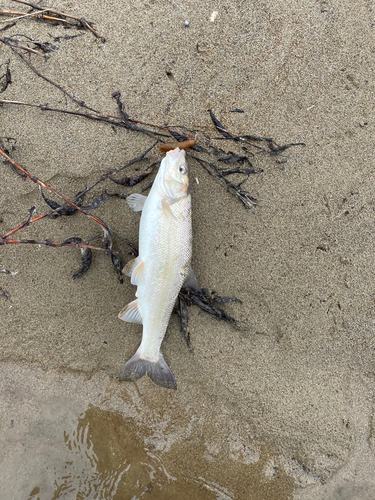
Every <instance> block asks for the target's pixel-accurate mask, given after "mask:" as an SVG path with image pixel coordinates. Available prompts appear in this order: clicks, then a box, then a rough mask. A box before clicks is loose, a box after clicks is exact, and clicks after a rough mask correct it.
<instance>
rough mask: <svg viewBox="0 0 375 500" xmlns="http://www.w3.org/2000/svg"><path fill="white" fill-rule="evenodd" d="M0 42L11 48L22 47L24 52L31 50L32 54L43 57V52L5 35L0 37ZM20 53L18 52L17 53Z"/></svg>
mask: <svg viewBox="0 0 375 500" xmlns="http://www.w3.org/2000/svg"><path fill="white" fill-rule="evenodd" d="M0 42H2V43H3V44H4V45H8V47H10V48H11V49H14V48H17V49H22V50H25V51H26V52H31V53H32V54H36V55H38V56H42V57H44V56H45V54H44V53H43V52H39V51H38V50H35V49H32V48H30V47H28V46H27V45H22V44H21V42H20V41H19V40H14V39H12V38H9V37H7V36H3V37H0ZM15 52H16V51H15ZM18 55H20V54H18Z"/></svg>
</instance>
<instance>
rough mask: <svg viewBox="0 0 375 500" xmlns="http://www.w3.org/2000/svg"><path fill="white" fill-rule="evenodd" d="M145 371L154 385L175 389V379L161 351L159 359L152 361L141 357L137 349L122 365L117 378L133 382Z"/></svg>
mask: <svg viewBox="0 0 375 500" xmlns="http://www.w3.org/2000/svg"><path fill="white" fill-rule="evenodd" d="M146 373H147V375H148V376H149V377H150V379H151V380H152V381H153V382H154V383H155V384H156V385H160V386H161V387H166V388H167V389H175V390H176V389H177V382H176V379H175V378H174V375H173V373H172V370H171V369H170V368H169V366H168V365H167V363H166V362H165V359H164V357H163V355H162V353H160V358H159V360H158V361H156V362H155V363H152V362H151V361H147V360H146V359H142V358H141V356H140V354H139V353H138V351H137V352H136V353H135V354H134V356H133V357H132V358H131V359H129V361H128V362H127V363H125V365H124V366H123V367H122V369H121V371H120V377H119V379H120V380H121V381H131V382H135V381H136V380H138V379H140V378H141V377H143V375H145V374H146Z"/></svg>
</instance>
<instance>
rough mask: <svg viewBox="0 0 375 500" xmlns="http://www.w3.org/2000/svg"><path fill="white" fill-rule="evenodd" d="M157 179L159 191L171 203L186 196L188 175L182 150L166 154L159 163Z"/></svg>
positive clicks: (174, 150) (177, 149)
mask: <svg viewBox="0 0 375 500" xmlns="http://www.w3.org/2000/svg"><path fill="white" fill-rule="evenodd" d="M159 176H160V177H159ZM158 177H159V179H158V180H159V189H160V190H161V191H162V194H163V195H164V196H166V197H167V198H168V199H169V200H170V201H171V202H173V201H176V200H178V199H180V198H184V197H185V196H187V194H188V188H189V175H188V166H187V163H186V158H185V151H184V150H183V149H182V150H181V149H179V148H176V149H173V150H172V151H168V152H167V154H166V155H165V158H164V159H163V161H162V162H161V165H160V169H159V173H158Z"/></svg>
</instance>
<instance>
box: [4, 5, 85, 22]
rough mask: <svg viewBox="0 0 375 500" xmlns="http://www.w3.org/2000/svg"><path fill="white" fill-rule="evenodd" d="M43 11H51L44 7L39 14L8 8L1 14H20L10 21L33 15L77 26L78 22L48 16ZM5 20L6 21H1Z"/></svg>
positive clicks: (37, 17)
mask: <svg viewBox="0 0 375 500" xmlns="http://www.w3.org/2000/svg"><path fill="white" fill-rule="evenodd" d="M43 12H49V10H48V9H43V10H42V11H40V12H38V13H37V14H33V13H32V12H30V13H25V12H18V11H16V10H7V9H1V10H0V15H3V16H18V17H15V18H14V19H9V21H18V20H19V19H23V18H24V17H33V18H34V19H35V18H36V19H43V20H45V21H53V22H60V23H63V24H69V25H71V26H77V24H76V23H72V22H71V21H68V20H67V19H61V18H60V17H52V16H46V15H43V14H42V13H43ZM1 22H4V21H1Z"/></svg>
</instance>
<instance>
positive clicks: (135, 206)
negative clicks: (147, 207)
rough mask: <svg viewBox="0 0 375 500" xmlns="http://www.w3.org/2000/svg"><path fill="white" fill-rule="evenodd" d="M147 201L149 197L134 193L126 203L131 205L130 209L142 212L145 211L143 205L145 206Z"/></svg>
mask: <svg viewBox="0 0 375 500" xmlns="http://www.w3.org/2000/svg"><path fill="white" fill-rule="evenodd" d="M146 199H147V196H144V195H143V194H139V193H134V194H131V195H129V196H128V197H127V198H126V201H127V203H128V205H129V207H130V208H131V209H132V210H134V212H141V211H142V209H143V205H144V204H145V201H146Z"/></svg>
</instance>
